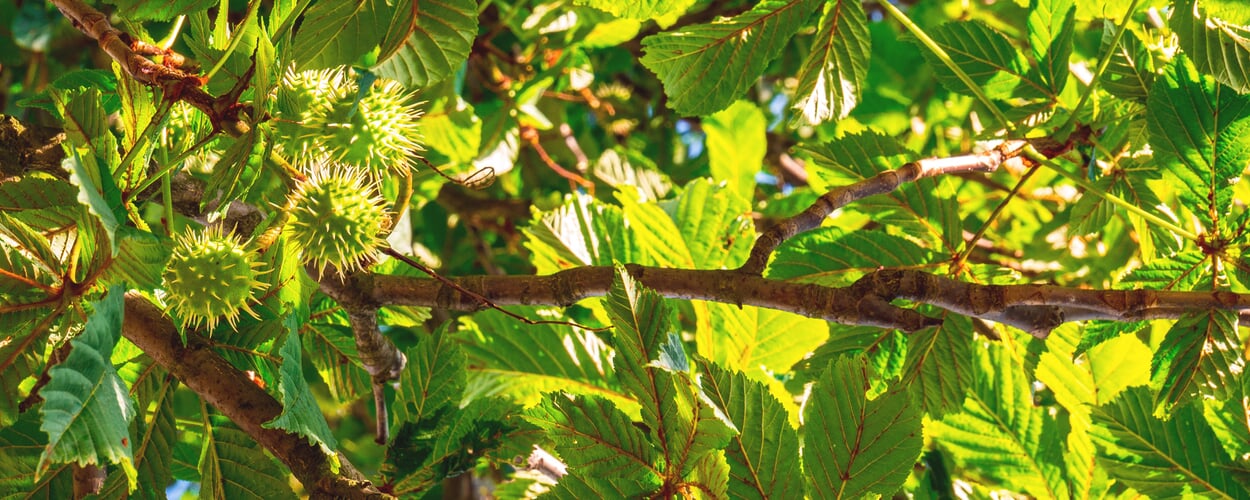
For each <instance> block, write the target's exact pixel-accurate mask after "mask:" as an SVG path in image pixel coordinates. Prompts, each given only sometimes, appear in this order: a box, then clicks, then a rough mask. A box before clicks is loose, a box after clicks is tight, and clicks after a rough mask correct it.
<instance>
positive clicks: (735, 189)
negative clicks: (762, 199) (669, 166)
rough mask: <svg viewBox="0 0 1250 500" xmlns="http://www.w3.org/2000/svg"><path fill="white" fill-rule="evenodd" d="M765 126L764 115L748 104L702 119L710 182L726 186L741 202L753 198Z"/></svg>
mask: <svg viewBox="0 0 1250 500" xmlns="http://www.w3.org/2000/svg"><path fill="white" fill-rule="evenodd" d="M767 125H768V124H767V123H766V122H765V120H764V113H763V112H761V111H760V109H759V107H757V106H755V105H754V104H751V103H749V102H747V101H735V102H734V103H733V104H732V105H730V106H729V107H728V108H725V109H723V110H721V111H718V112H716V113H714V114H712V115H709V116H708V117H706V118H704V119H703V132H704V133H705V134H707V155H708V163H709V168H710V169H711V171H712V179H714V180H715V181H717V182H724V183H727V185H728V186H729V192H731V193H735V194H737V195H738V196H740V197H742V198H744V199H751V198H753V197H754V196H755V173H756V172H759V171H760V165H761V164H763V162H764V153H765V152H766V151H767V149H768V145H767V144H766V143H765V138H764V131H765V130H764V129H765V128H766V127H767Z"/></svg>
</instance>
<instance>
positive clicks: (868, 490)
mask: <svg viewBox="0 0 1250 500" xmlns="http://www.w3.org/2000/svg"><path fill="white" fill-rule="evenodd" d="M873 376H875V374H873V373H872V372H871V371H870V369H869V368H868V365H867V364H866V363H864V361H863V360H862V359H859V358H842V359H840V360H837V361H834V362H833V363H832V364H830V365H829V368H828V369H827V370H826V371H825V374H824V375H822V376H821V377H820V380H819V381H818V382H817V383H816V385H815V386H814V387H812V392H811V396H810V397H811V400H809V401H808V402H807V405H806V406H805V407H804V411H803V417H804V419H803V420H804V422H805V425H806V427H807V428H808V429H809V431H808V432H807V433H805V434H804V436H803V464H804V468H805V470H806V472H807V478H808V484H809V485H810V486H811V487H812V495H813V496H815V497H820V498H861V497H863V496H865V495H870V494H874V493H875V494H880V495H885V494H891V493H893V492H895V491H896V490H898V488H899V487H900V486H902V484H903V481H904V480H905V479H907V475H908V473H909V472H910V471H911V468H912V465H913V464H915V462H916V458H918V457H919V456H920V447H921V445H922V444H923V441H924V439H923V437H922V436H921V429H920V417H921V412H920V410H919V408H917V407H916V405H915V404H914V403H913V402H912V400H911V398H910V396H908V394H907V392H906V391H904V390H902V389H901V388H896V389H894V390H890V391H887V392H886V393H884V394H881V395H878V396H877V397H876V398H875V399H872V400H869V399H867V397H866V396H865V393H866V392H867V390H868V387H869V382H870V380H871V378H872V377H873ZM814 429H820V431H817V432H811V430H814Z"/></svg>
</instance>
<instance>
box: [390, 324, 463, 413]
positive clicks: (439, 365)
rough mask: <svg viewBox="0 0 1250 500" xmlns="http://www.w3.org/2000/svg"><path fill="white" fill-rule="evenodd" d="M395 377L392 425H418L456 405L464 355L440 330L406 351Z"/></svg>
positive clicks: (461, 385)
mask: <svg viewBox="0 0 1250 500" xmlns="http://www.w3.org/2000/svg"><path fill="white" fill-rule="evenodd" d="M406 355H407V356H408V364H407V366H405V367H404V370H403V371H402V372H400V374H399V388H398V389H397V390H396V392H395V403H394V405H393V411H394V417H395V425H397V426H398V425H400V424H403V423H405V422H409V423H414V424H422V423H423V422H422V421H423V420H424V419H428V418H431V417H432V416H435V415H437V414H438V412H440V411H442V410H444V409H446V408H453V407H456V406H458V405H459V404H460V398H461V396H462V395H463V394H464V387H465V356H464V352H463V351H461V350H460V348H459V347H458V346H457V345H456V344H455V342H453V340H452V338H451V336H449V335H447V333H446V331H445V329H440V330H439V331H438V332H436V333H435V334H434V335H431V336H426V337H423V338H422V339H421V341H420V342H418V343H417V345H416V346H415V347H413V348H412V349H410V350H409V351H408V352H407V353H406Z"/></svg>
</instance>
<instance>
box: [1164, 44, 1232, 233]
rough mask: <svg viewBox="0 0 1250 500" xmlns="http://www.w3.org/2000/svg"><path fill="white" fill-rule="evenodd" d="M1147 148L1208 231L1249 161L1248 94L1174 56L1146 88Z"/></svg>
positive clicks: (1227, 203)
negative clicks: (1242, 93) (1152, 149)
mask: <svg viewBox="0 0 1250 500" xmlns="http://www.w3.org/2000/svg"><path fill="white" fill-rule="evenodd" d="M1146 107H1147V111H1148V112H1147V113H1146V115H1147V119H1148V120H1149V122H1150V145H1151V146H1152V147H1153V148H1154V149H1155V151H1156V158H1159V159H1160V161H1161V162H1162V163H1163V164H1164V165H1165V166H1166V168H1167V172H1168V173H1170V174H1172V175H1173V176H1174V178H1173V179H1174V180H1172V183H1173V185H1175V186H1177V188H1178V191H1179V192H1180V194H1181V202H1182V203H1183V204H1184V205H1185V207H1186V208H1188V209H1189V210H1191V211H1193V212H1194V214H1195V215H1197V216H1198V217H1199V219H1201V220H1202V222H1203V223H1205V224H1207V225H1208V229H1214V228H1213V227H1212V226H1211V224H1214V223H1215V222H1217V221H1220V220H1221V218H1222V216H1224V215H1225V214H1227V213H1228V211H1229V210H1230V209H1231V207H1232V201H1233V189H1232V184H1233V183H1235V182H1237V180H1238V179H1240V178H1241V172H1242V170H1243V169H1244V168H1245V165H1246V163H1247V162H1250V148H1248V147H1247V145H1248V144H1250V96H1243V95H1237V94H1236V93H1235V92H1230V91H1228V90H1227V89H1226V88H1223V87H1221V86H1220V85H1219V84H1218V83H1216V82H1215V80H1214V79H1212V78H1211V77H1209V76H1204V75H1200V74H1198V72H1197V70H1195V69H1194V67H1193V65H1192V64H1190V63H1189V59H1188V58H1186V57H1185V56H1184V55H1178V56H1177V57H1176V58H1175V59H1173V60H1172V63H1171V64H1169V65H1168V66H1167V67H1166V68H1164V71H1163V74H1162V75H1161V76H1160V77H1159V78H1156V79H1155V82H1154V86H1153V87H1151V88H1150V97H1149V99H1148V101H1147V104H1146Z"/></svg>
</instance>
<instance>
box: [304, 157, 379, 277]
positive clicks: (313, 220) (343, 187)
mask: <svg viewBox="0 0 1250 500" xmlns="http://www.w3.org/2000/svg"><path fill="white" fill-rule="evenodd" d="M385 203H386V200H384V199H383V198H382V197H381V196H379V195H378V194H377V190H376V189H375V187H374V186H373V184H372V183H371V182H369V181H368V180H367V177H366V176H365V173H364V172H362V171H361V170H360V169H357V168H355V167H351V166H347V165H343V164H337V163H322V164H320V165H317V166H316V167H314V168H313V171H312V174H311V175H310V176H309V177H308V179H307V180H305V181H303V182H300V184H299V185H298V186H297V187H296V188H295V190H294V191H293V192H292V193H291V195H290V197H289V198H288V200H287V207H289V209H290V213H289V217H290V218H289V220H288V221H287V225H286V234H287V237H288V240H289V241H290V242H291V243H292V244H294V245H295V246H296V248H298V249H299V250H300V252H301V253H302V254H303V255H304V259H305V260H308V261H312V262H313V264H314V265H315V266H317V269H318V271H319V272H323V273H324V272H325V268H326V266H333V267H336V268H338V269H339V270H342V271H345V272H347V271H352V270H356V269H361V268H363V267H364V265H365V264H367V263H368V262H369V261H370V260H372V258H373V257H374V256H376V254H377V252H378V249H379V248H381V246H382V244H383V242H384V241H385V240H383V238H382V233H383V232H384V231H386V229H387V226H389V225H390V217H389V216H388V215H387V213H386V208H385Z"/></svg>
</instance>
